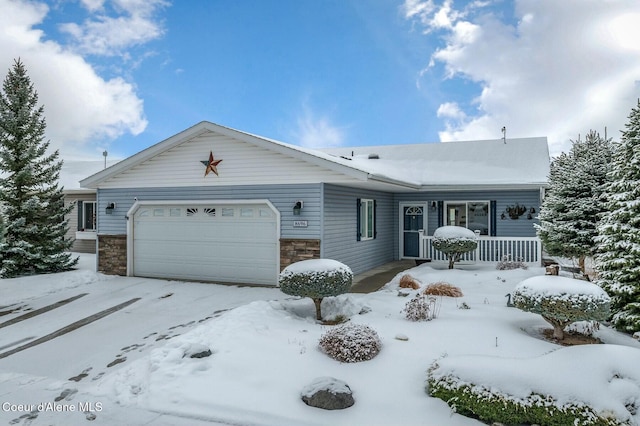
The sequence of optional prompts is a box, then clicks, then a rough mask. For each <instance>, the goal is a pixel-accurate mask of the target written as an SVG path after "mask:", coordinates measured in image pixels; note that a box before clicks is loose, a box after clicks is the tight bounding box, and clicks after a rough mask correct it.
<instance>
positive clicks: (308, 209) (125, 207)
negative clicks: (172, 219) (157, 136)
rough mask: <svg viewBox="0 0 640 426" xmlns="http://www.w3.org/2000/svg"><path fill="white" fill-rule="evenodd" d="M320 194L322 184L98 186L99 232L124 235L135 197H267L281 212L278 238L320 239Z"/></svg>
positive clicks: (251, 198) (147, 198) (151, 198)
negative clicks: (302, 224)
mask: <svg viewBox="0 0 640 426" xmlns="http://www.w3.org/2000/svg"><path fill="white" fill-rule="evenodd" d="M320 195H321V184H301V185H251V186H225V187H187V188H122V189H98V233H100V234H112V235H114V234H115V235H117V234H126V233H127V219H126V217H125V216H126V214H127V211H129V209H130V208H131V206H132V205H133V203H134V199H135V198H138V200H140V201H143V200H146V201H151V200H169V201H174V200H234V199H236V200H253V199H256V200H258V199H266V200H269V201H271V203H272V204H273V205H274V206H275V207H276V208H277V209H278V210H279V211H280V231H281V235H280V238H301V239H320V235H321V231H320V226H321V220H320V198H321V197H320ZM298 200H301V201H303V202H304V208H303V209H302V212H301V214H300V216H294V215H293V206H294V204H295V202H296V201H298ZM107 203H116V208H115V210H114V212H113V214H111V215H108V214H106V213H105V208H106V206H107ZM294 220H304V221H307V224H308V226H307V227H306V228H294V227H293V222H294Z"/></svg>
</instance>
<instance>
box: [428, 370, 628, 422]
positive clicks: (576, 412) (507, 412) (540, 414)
mask: <svg viewBox="0 0 640 426" xmlns="http://www.w3.org/2000/svg"><path fill="white" fill-rule="evenodd" d="M428 383H429V385H428V393H429V396H432V397H434V398H440V399H441V400H443V401H445V402H446V403H447V404H449V406H450V407H451V408H452V409H453V410H454V411H455V412H456V413H458V414H460V415H463V416H467V417H472V418H477V419H480V420H482V421H483V422H486V423H488V424H505V425H536V424H537V425H546V426H566V425H575V424H579V425H597V426H613V425H624V424H627V423H623V422H620V421H618V420H616V419H614V418H606V417H600V416H598V414H597V413H595V412H594V411H593V409H591V408H590V407H589V406H587V405H584V404H577V403H573V404H565V405H563V406H561V407H558V406H557V405H556V404H555V403H554V402H555V401H554V399H553V398H552V397H550V396H545V395H540V394H535V393H532V394H531V395H530V396H529V397H528V398H526V399H524V400H520V401H519V400H514V399H511V398H509V396H508V395H503V394H501V393H499V392H497V391H496V389H493V388H485V387H484V386H479V385H476V384H469V383H462V382H460V381H459V380H457V378H455V377H450V376H447V377H444V378H440V379H438V380H433V379H431V378H429V380H428Z"/></svg>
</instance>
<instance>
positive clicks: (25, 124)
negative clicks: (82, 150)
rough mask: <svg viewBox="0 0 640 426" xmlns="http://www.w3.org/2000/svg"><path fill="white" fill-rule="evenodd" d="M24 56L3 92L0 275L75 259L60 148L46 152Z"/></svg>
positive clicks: (48, 268)
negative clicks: (61, 178)
mask: <svg viewBox="0 0 640 426" xmlns="http://www.w3.org/2000/svg"><path fill="white" fill-rule="evenodd" d="M37 103H38V94H37V92H36V91H35V89H34V87H33V85H32V84H31V81H30V79H29V77H28V76H27V72H26V69H25V67H24V65H23V64H22V62H21V61H20V60H17V61H15V62H14V65H13V68H12V69H10V70H9V73H8V74H7V77H6V78H5V80H4V82H3V86H2V92H0V204H2V205H3V218H4V228H5V229H4V240H3V241H1V242H0V276H2V277H15V276H18V275H26V274H41V273H50V272H59V271H64V270H68V269H71V268H72V267H73V266H74V265H75V264H76V263H77V259H72V258H71V254H70V253H68V252H67V250H69V249H70V248H71V241H70V240H68V239H66V238H65V234H66V231H67V229H68V221H66V220H65V214H67V213H69V212H70V209H71V207H70V206H69V207H65V206H64V197H63V194H62V188H61V187H59V186H58V177H59V174H60V168H61V167H62V161H61V160H58V156H59V154H58V151H55V152H54V153H53V154H47V149H48V147H49V143H48V142H45V141H44V133H45V128H46V125H45V119H44V117H43V113H44V107H42V106H40V107H38V106H37Z"/></svg>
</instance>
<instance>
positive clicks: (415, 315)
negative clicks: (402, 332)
mask: <svg viewBox="0 0 640 426" xmlns="http://www.w3.org/2000/svg"><path fill="white" fill-rule="evenodd" d="M433 302H434V301H432V300H431V299H427V298H426V297H425V296H424V294H420V293H418V294H416V295H415V296H414V297H413V298H412V299H411V300H409V301H408V302H407V304H406V305H405V306H404V309H403V310H402V312H404V313H405V317H406V318H407V319H408V320H409V321H430V320H432V319H433V309H432V307H433V306H432V305H433Z"/></svg>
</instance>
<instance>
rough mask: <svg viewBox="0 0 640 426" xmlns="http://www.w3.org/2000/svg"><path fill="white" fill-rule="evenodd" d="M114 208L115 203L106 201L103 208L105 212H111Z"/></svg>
mask: <svg viewBox="0 0 640 426" xmlns="http://www.w3.org/2000/svg"><path fill="white" fill-rule="evenodd" d="M115 208H116V203H107V208H106V209H105V213H106V214H113V210H114V209H115Z"/></svg>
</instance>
